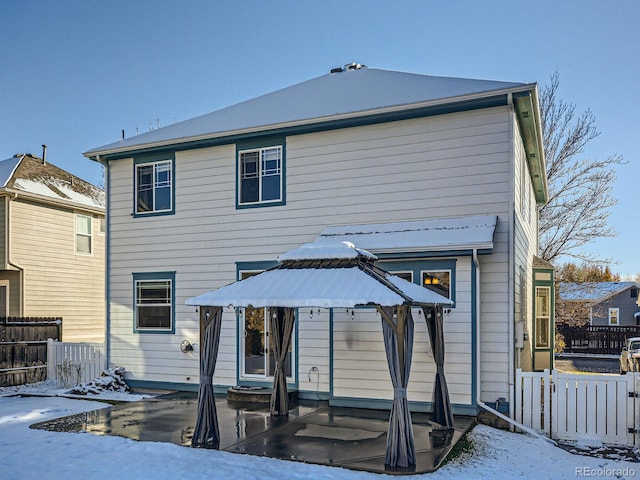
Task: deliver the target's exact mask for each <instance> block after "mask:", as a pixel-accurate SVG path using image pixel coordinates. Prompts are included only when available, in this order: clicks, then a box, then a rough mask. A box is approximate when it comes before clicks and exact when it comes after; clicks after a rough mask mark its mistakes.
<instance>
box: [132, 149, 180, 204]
mask: <svg viewBox="0 0 640 480" xmlns="http://www.w3.org/2000/svg"><path fill="white" fill-rule="evenodd" d="M173 163H174V162H173V159H166V160H157V161H144V160H137V161H136V164H135V213H136V216H142V215H150V214H167V213H173V198H174V190H173V189H174V182H173Z"/></svg>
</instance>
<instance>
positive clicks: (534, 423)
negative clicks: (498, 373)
mask: <svg viewBox="0 0 640 480" xmlns="http://www.w3.org/2000/svg"><path fill="white" fill-rule="evenodd" d="M639 376H640V374H637V373H628V374H627V375H621V376H618V375H590V374H571V373H560V372H558V371H556V370H553V371H552V372H550V371H549V370H545V371H544V372H522V371H521V370H518V371H517V373H516V405H515V412H516V420H517V421H519V422H520V423H522V424H524V425H526V426H528V427H530V428H532V429H534V430H536V431H538V432H540V433H544V434H545V435H547V436H549V437H550V438H553V439H554V440H559V441H569V442H578V441H593V440H595V441H599V442H602V443H604V444H607V445H621V446H628V447H632V446H636V445H637V444H639V443H640V435H638V434H636V433H635V432H636V431H638V428H639V427H640V411H639V410H640V399H638V398H637V395H638V394H636V391H637V390H638V389H637V388H636V384H638V386H639V387H640V380H639Z"/></svg>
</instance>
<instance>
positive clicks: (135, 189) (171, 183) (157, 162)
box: [133, 158, 175, 216]
mask: <svg viewBox="0 0 640 480" xmlns="http://www.w3.org/2000/svg"><path fill="white" fill-rule="evenodd" d="M162 163H167V164H169V172H170V174H171V178H170V181H169V208H163V209H162V210H159V209H156V208H155V207H156V188H157V187H156V167H157V166H158V165H160V164H162ZM149 165H152V166H153V173H152V179H151V182H152V187H151V190H152V192H153V205H152V206H151V210H148V211H140V210H138V194H139V192H138V168H139V167H148V166H149ZM174 177H175V174H174V171H173V160H172V159H170V158H168V159H162V160H153V161H150V162H143V163H136V164H135V165H134V172H133V194H134V195H135V199H134V201H135V204H134V211H135V214H136V215H138V216H142V215H152V214H156V213H167V212H172V211H173V193H174V188H175V182H174Z"/></svg>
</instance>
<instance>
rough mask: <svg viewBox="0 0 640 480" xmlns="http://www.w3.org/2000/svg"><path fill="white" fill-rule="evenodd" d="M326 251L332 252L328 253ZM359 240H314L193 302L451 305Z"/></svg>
mask: <svg viewBox="0 0 640 480" xmlns="http://www.w3.org/2000/svg"><path fill="white" fill-rule="evenodd" d="M323 252H325V253H327V254H328V256H323V255H322V253H323ZM373 260H375V256H374V255H371V254H370V253H369V252H366V251H363V250H360V249H356V248H355V247H354V246H353V245H347V244H341V245H340V244H339V245H332V246H322V247H319V246H317V245H313V244H309V245H304V246H302V247H299V248H297V249H294V250H292V251H291V252H289V253H288V254H284V255H281V256H280V258H279V261H280V262H281V264H280V266H278V267H276V268H274V269H271V270H267V271H265V272H262V273H260V274H258V275H255V276H252V277H249V278H246V279H244V280H241V281H238V282H235V283H232V284H230V285H227V286H224V287H221V288H218V289H217V290H212V291H209V292H207V293H204V294H202V295H198V296H196V297H192V298H190V299H188V300H187V302H186V304H187V305H192V306H229V305H231V306H234V307H247V306H249V305H251V306H253V307H276V306H277V307H291V308H295V307H318V308H332V307H343V308H352V307H356V306H359V305H381V306H395V305H403V304H412V305H434V304H439V305H451V304H452V303H453V302H452V301H451V300H449V299H448V298H446V297H443V296H441V295H439V294H437V293H435V292H433V291H431V290H429V289H427V288H424V287H421V286H420V285H416V284H415V283H411V282H408V281H406V280H404V279H402V278H400V277H396V276H394V275H391V274H389V273H387V272H385V271H384V270H381V269H379V268H377V267H374V266H373V265H372V263H371V262H372V261H373Z"/></svg>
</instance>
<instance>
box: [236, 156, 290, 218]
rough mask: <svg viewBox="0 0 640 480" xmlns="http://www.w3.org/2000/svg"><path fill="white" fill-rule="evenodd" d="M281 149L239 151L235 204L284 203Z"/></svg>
mask: <svg viewBox="0 0 640 480" xmlns="http://www.w3.org/2000/svg"><path fill="white" fill-rule="evenodd" d="M283 157H284V155H283V147H282V146H279V145H278V146H270V147H264V148H253V149H247V150H239V151H238V176H239V179H238V180H239V181H238V205H260V204H273V203H282V202H283V201H284V186H283V185H284V184H283V170H284V168H283V167H284V158H283Z"/></svg>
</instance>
